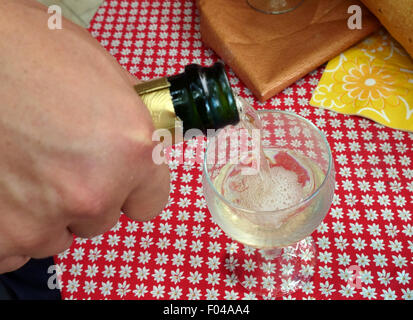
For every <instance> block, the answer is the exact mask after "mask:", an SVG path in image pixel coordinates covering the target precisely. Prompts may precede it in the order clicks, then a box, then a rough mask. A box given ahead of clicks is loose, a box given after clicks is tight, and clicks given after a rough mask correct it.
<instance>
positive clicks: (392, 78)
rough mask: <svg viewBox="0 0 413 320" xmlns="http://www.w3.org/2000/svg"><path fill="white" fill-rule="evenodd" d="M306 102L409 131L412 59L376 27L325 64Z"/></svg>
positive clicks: (412, 112) (412, 97) (412, 119)
mask: <svg viewBox="0 0 413 320" xmlns="http://www.w3.org/2000/svg"><path fill="white" fill-rule="evenodd" d="M310 104H311V105H312V106H316V107H323V108H327V109H331V110H334V111H337V112H340V113H344V114H354V115H359V116H363V117H366V118H370V119H372V120H374V121H376V122H378V123H381V124H383V125H385V126H388V127H391V128H395V129H401V130H406V131H413V60H412V59H411V58H410V56H409V55H408V54H407V52H406V51H405V50H404V49H403V48H402V47H401V46H400V44H399V43H397V42H396V41H395V40H394V39H393V38H392V37H391V36H390V35H389V34H388V33H387V31H385V30H380V31H379V32H378V33H376V34H374V35H373V36H370V37H368V38H366V39H365V40H364V41H363V42H361V43H360V44H358V45H356V46H355V47H353V48H351V49H349V50H347V51H345V52H344V53H342V54H340V55H339V56H338V57H336V58H334V59H333V60H331V61H330V62H329V63H328V64H327V67H326V69H325V71H324V74H323V76H322V77H321V80H320V82H319V84H318V86H317V88H316V89H315V91H314V93H313V96H312V99H311V101H310Z"/></svg>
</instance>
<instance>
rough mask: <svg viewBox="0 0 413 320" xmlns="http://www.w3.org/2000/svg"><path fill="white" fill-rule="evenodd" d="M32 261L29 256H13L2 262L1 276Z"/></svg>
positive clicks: (0, 262)
mask: <svg viewBox="0 0 413 320" xmlns="http://www.w3.org/2000/svg"><path fill="white" fill-rule="evenodd" d="M29 260H30V258H29V257H27V256H12V257H7V258H4V259H1V260H0V274H3V273H6V272H11V271H15V270H17V269H19V268H21V267H23V266H24V265H25V264H26V263H27V262H28V261H29Z"/></svg>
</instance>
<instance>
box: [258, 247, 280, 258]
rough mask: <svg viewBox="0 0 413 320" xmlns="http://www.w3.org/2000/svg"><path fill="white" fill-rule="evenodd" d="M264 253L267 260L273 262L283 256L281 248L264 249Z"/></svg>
mask: <svg viewBox="0 0 413 320" xmlns="http://www.w3.org/2000/svg"><path fill="white" fill-rule="evenodd" d="M263 253H264V257H265V259H267V260H273V259H275V258H278V257H280V256H281V253H282V249H281V248H273V249H264V250H263Z"/></svg>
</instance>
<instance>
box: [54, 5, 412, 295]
mask: <svg viewBox="0 0 413 320" xmlns="http://www.w3.org/2000/svg"><path fill="white" fill-rule="evenodd" d="M245 27H246V28H248V26H247V25H246V26H245ZM89 31H90V33H91V34H92V35H93V36H94V37H95V38H96V39H97V40H98V41H100V43H101V44H102V46H103V47H105V48H106V49H107V50H108V51H109V52H110V53H111V54H112V55H113V56H114V57H116V59H117V60H118V61H119V63H120V64H121V65H122V66H123V67H125V68H126V69H127V70H129V71H130V72H131V73H132V74H134V75H135V76H137V77H138V78H141V79H143V80H147V79H152V78H156V77H160V76H165V75H172V74H176V73H178V72H182V71H183V68H184V66H185V65H187V64H189V63H198V64H202V65H206V66H207V65H211V64H212V63H214V62H215V61H216V60H218V59H219V57H218V56H216V55H215V54H214V52H212V51H211V50H210V49H208V48H207V47H205V45H204V44H203V43H202V40H201V34H200V31H199V15H198V12H197V9H196V6H195V2H194V1H188V0H169V1H123V0H108V1H105V2H104V3H103V5H102V6H101V7H100V9H99V10H98V11H97V13H96V15H95V17H94V18H93V20H92V22H91V24H90V28H89ZM257 63H258V61H257ZM227 72H228V75H229V79H230V83H231V85H232V88H233V90H234V92H235V93H236V94H238V95H240V96H242V97H244V98H245V99H247V101H249V102H250V103H251V104H252V105H253V106H254V107H255V108H256V109H281V110H288V111H291V112H295V113H297V114H299V115H301V116H303V117H305V118H307V119H309V120H311V121H312V122H313V123H314V124H315V125H316V126H317V127H318V128H320V129H321V130H322V131H323V132H324V133H325V135H326V136H327V139H328V141H329V143H330V145H331V148H332V151H333V157H334V161H335V166H336V171H337V174H336V190H335V196H334V200H333V204H332V207H331V209H330V212H329V213H328V214H327V216H326V218H325V219H324V221H323V222H322V223H321V225H320V226H319V227H318V229H317V230H316V231H315V232H314V233H313V234H312V236H313V239H314V241H315V243H316V245H317V265H316V267H315V269H314V274H313V279H312V281H310V282H308V283H306V285H305V286H304V287H303V288H301V289H299V290H298V291H296V292H292V293H288V294H285V295H284V296H283V297H281V298H282V299H380V300H381V299H412V298H413V279H412V277H413V266H412V262H413V261H412V252H413V239H412V237H413V225H412V211H413V210H412V207H413V205H412V203H413V163H412V160H413V148H412V142H413V134H412V133H407V132H402V131H398V130H393V129H389V128H386V127H383V126H382V125H379V124H376V123H374V122H372V121H371V120H368V119H363V118H360V117H355V116H346V115H341V114H337V113H334V112H332V111H328V110H324V109H319V108H315V107H311V106H310V105H309V100H310V99H311V95H312V92H313V90H314V89H315V87H316V85H317V83H318V81H319V79H320V77H321V75H322V73H323V67H320V68H319V69H317V70H314V71H313V72H311V73H310V74H308V75H307V76H306V77H304V78H303V79H301V80H299V81H298V82H296V83H295V84H294V85H292V86H290V87H289V88H286V89H285V90H284V91H283V92H282V93H280V94H278V95H277V96H276V97H274V98H272V99H270V100H269V101H267V102H266V103H259V102H258V101H257V100H256V99H255V98H254V97H253V95H252V94H251V92H250V91H249V90H248V89H247V88H246V87H245V86H244V84H243V83H242V82H241V81H240V80H239V79H238V78H237V77H236V75H235V74H234V73H233V72H232V71H231V70H230V69H228V68H227ZM194 141H195V142H194ZM196 141H197V142H196ZM196 143H200V140H199V139H198V140H193V141H192V142H186V143H184V144H183V145H182V144H181V145H177V146H175V147H174V148H173V149H172V151H171V152H172V155H174V156H176V155H179V154H180V153H181V152H183V153H186V154H188V155H189V157H187V158H188V159H190V158H191V156H190V154H191V152H193V146H194V144H196ZM137 165H139V164H137ZM169 167H170V172H171V194H170V200H169V203H168V205H167V206H166V207H165V209H164V210H163V212H162V213H161V214H160V215H159V216H158V217H157V218H156V219H154V220H152V221H149V222H134V221H132V220H130V219H129V218H127V217H126V216H125V215H121V217H120V219H119V222H118V223H117V225H116V226H115V227H114V228H112V229H111V230H110V231H109V232H107V233H105V234H103V235H100V236H97V237H95V238H93V239H82V238H75V239H74V242H73V245H72V246H71V248H70V249H68V250H67V251H65V252H63V253H61V254H59V255H57V256H55V262H56V264H57V265H58V266H59V267H60V270H61V272H62V274H61V285H62V296H63V298H64V299H182V300H183V299H185V300H186V299H201V300H204V299H222V300H227V299H235V300H237V299H239V300H241V299H265V298H269V297H260V296H255V295H254V294H251V293H250V292H248V290H246V289H244V287H242V286H241V284H240V283H239V282H238V281H237V279H236V277H234V276H233V275H232V273H231V272H230V269H231V263H234V261H229V259H228V255H229V254H230V253H231V252H234V251H236V250H237V249H239V244H238V243H237V242H235V241H233V240H232V239H231V238H229V237H228V236H226V235H225V233H224V232H223V231H222V230H221V229H220V228H219V227H218V226H217V225H216V224H215V223H214V222H213V220H212V218H211V216H210V213H209V211H208V208H207V205H206V202H205V199H204V197H203V191H202V181H201V176H202V170H201V169H202V168H200V166H199V165H194V164H193V162H191V161H187V162H184V163H183V164H182V163H181V164H180V163H178V162H177V161H170V162H169Z"/></svg>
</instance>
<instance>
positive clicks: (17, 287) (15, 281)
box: [0, 258, 61, 300]
mask: <svg viewBox="0 0 413 320" xmlns="http://www.w3.org/2000/svg"><path fill="white" fill-rule="evenodd" d="M52 265H54V260H53V258H46V259H31V260H30V261H29V262H27V263H26V264H25V265H24V266H23V267H21V268H20V269H18V270H16V271H13V272H9V273H4V274H1V275H0V300H60V299H61V295H60V290H59V289H50V288H49V286H48V282H49V279H50V277H52V276H53V275H55V272H53V273H48V270H49V267H50V266H52Z"/></svg>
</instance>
